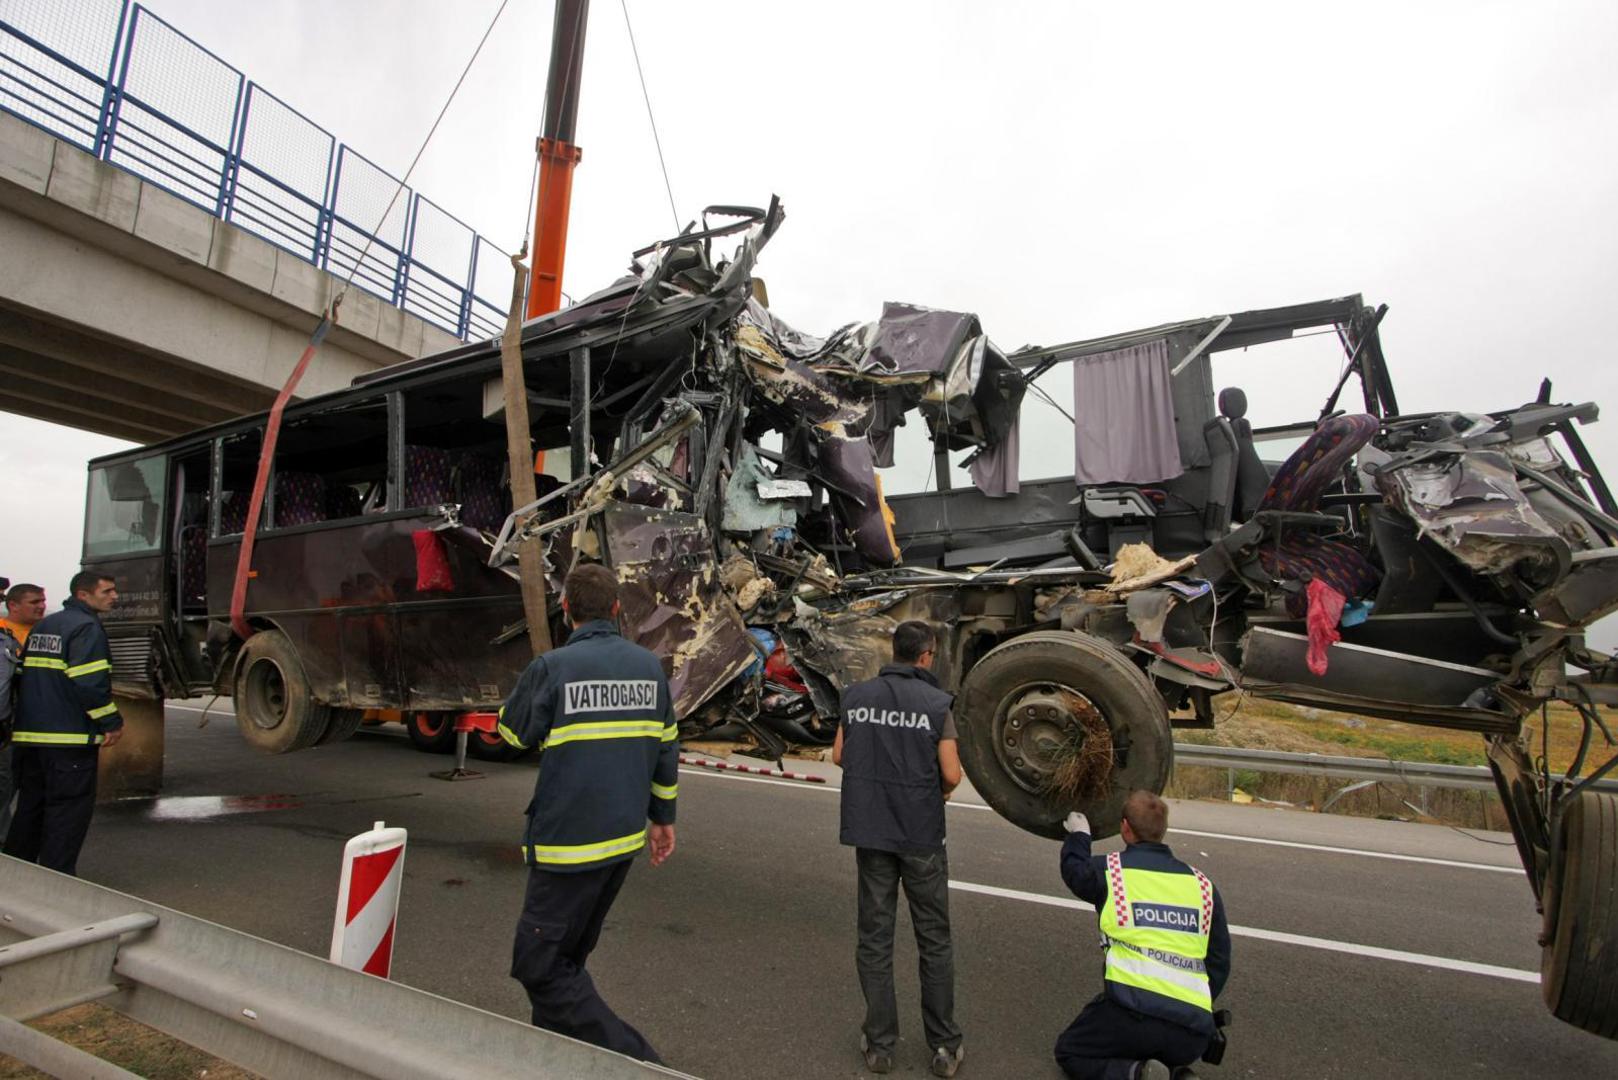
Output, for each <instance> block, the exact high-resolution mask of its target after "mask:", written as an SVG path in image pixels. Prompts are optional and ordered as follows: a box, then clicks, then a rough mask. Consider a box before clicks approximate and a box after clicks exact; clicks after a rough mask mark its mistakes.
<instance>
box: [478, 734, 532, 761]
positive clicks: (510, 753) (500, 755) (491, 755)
mask: <svg viewBox="0 0 1618 1080" xmlns="http://www.w3.org/2000/svg"><path fill="white" fill-rule="evenodd" d="M466 752H467V753H468V754H470V755H471V756H472V757H475V758H477V759H478V760H479V761H516V760H517V759H518V758H521V757H527V756H528V755H529V754H531V753H533V752H534V748H533V747H532V746H524V747H516V746H512V745H511V744H510V743H508V742H506V740H504V739H502V738H501V737H500V736H499V735H496V734H495V733H494V732H492V731H474V732H472V733H470V734H469V735H467V737H466Z"/></svg>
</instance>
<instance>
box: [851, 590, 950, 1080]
mask: <svg viewBox="0 0 1618 1080" xmlns="http://www.w3.org/2000/svg"><path fill="white" fill-rule="evenodd" d="M936 643H937V635H936V633H935V632H934V630H933V628H932V627H931V626H929V625H928V624H926V623H924V622H917V621H910V622H904V623H900V624H899V626H898V628H897V629H896V630H894V632H893V663H891V664H888V665H887V666H885V667H883V668H882V670H881V671H880V672H879V673H878V674H877V677H876V678H874V679H869V680H867V681H865V682H862V683H858V684H856V685H854V686H850V687H849V688H848V689H847V690H845V691H843V700H842V719H841V723H840V724H839V725H838V727H837V740H836V742H835V743H834V744H833V746H832V760H833V761H834V762H836V763H837V764H839V765H841V766H842V767H843V791H842V800H843V803H842V834H841V840H842V842H843V843H845V844H848V845H850V846H852V847H853V848H854V849H855V851H854V861H855V866H856V867H857V868H858V871H859V944H858V946H857V947H856V949H855V951H854V963H855V967H856V968H857V969H858V971H859V977H860V989H861V990H862V991H863V992H864V994H865V1023H864V1025H863V1027H862V1029H861V1035H860V1050H861V1051H862V1052H863V1053H864V1055H865V1066H866V1068H868V1069H870V1070H871V1071H872V1072H877V1073H885V1072H888V1071H890V1070H892V1068H893V1051H894V1044H895V1043H896V1042H897V1041H898V1038H899V1010H898V1006H897V1005H896V1004H895V1002H894V993H893V930H894V922H895V918H896V916H897V907H898V892H899V883H900V882H901V881H902V882H904V890H905V899H906V900H908V901H909V902H910V922H911V924H912V926H913V927H914V929H915V932H916V949H917V951H918V952H919V953H920V954H921V1016H922V1026H923V1027H924V1028H925V1029H926V1032H927V1046H928V1048H929V1049H930V1050H931V1051H932V1054H933V1057H932V1065H931V1068H932V1071H933V1075H935V1076H943V1077H949V1076H954V1075H955V1071H956V1069H958V1068H959V1067H960V1063H961V1057H962V1053H963V1051H962V1048H961V1029H960V1028H959V1027H958V1026H956V1024H955V957H954V952H953V947H952V945H951V943H950V934H949V859H948V857H947V855H946V854H945V851H944V801H945V800H946V799H947V798H949V794H950V792H952V791H954V790H955V786H956V785H957V784H959V783H960V782H961V758H960V754H959V753H958V750H957V744H956V736H955V721H954V719H953V718H952V717H951V716H950V713H949V710H950V705H951V703H952V699H951V697H950V695H949V694H948V693H946V692H945V691H944V690H943V689H942V688H941V687H940V686H939V685H938V680H937V679H935V678H934V677H933V674H932V672H931V671H929V670H928V669H929V668H931V667H932V665H933V650H934V647H935V645H936Z"/></svg>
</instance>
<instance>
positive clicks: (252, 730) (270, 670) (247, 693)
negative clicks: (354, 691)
mask: <svg viewBox="0 0 1618 1080" xmlns="http://www.w3.org/2000/svg"><path fill="white" fill-rule="evenodd" d="M234 697H235V703H236V726H237V728H239V729H240V730H241V733H242V737H243V738H244V739H246V740H247V741H248V742H249V743H251V744H252V746H253V747H254V748H255V749H257V750H262V751H264V752H265V753H267V754H289V753H291V752H292V751H294V750H305V749H307V748H309V747H311V746H313V745H315V743H317V742H319V741H320V737H321V736H322V735H324V734H325V733H326V727H327V724H328V722H329V720H330V716H331V710H330V709H329V708H328V707H327V706H325V705H323V704H321V703H320V702H318V701H316V700H315V699H314V696H313V695H312V693H311V692H310V688H309V677H308V675H306V674H305V673H304V670H303V663H302V662H301V661H300V660H299V659H298V651H297V650H296V649H295V648H293V647H292V642H291V641H290V640H289V639H288V638H287V636H286V635H285V634H283V633H281V631H279V630H260V631H259V632H258V633H256V634H254V635H253V636H252V637H250V638H248V639H247V641H246V643H245V644H243V645H242V652H241V658H240V659H239V660H238V661H237V663H236V685H235V695H234Z"/></svg>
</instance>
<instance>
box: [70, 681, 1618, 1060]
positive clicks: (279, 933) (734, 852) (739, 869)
mask: <svg viewBox="0 0 1618 1080" xmlns="http://www.w3.org/2000/svg"><path fill="white" fill-rule="evenodd" d="M226 709H227V710H228V705H227V706H226ZM199 719H200V713H199V712H198V711H197V710H196V709H195V707H194V706H190V705H176V706H171V707H170V713H169V728H168V755H167V766H166V767H167V788H166V796H165V798H164V799H163V800H159V801H155V802H153V801H131V802H127V803H120V804H114V805H111V806H107V807H103V808H102V809H101V810H100V811H99V812H98V815H97V818H96V821H95V824H94V827H93V828H92V830H91V834H90V839H89V843H88V844H87V846H86V849H85V853H84V856H83V858H82V859H81V860H80V873H81V874H82V875H83V876H84V877H85V878H87V879H89V880H92V881H95V882H98V883H100V884H104V885H107V886H110V887H112V888H115V889H120V890H123V891H126V892H129V893H133V894H135V895H137V896H140V897H144V898H147V899H150V900H152V901H155V902H157V903H160V904H165V905H169V906H172V907H175V908H178V909H180V910H183V911H186V912H189V913H192V914H195V915H198V916H201V917H203V918H207V919H211V920H214V921H217V922H220V923H223V924H226V925H228V926H232V927H235V928H237V929H240V930H244V931H247V932H249V933H253V934H257V935H259V936H261V937H265V938H269V939H271V940H273V941H278V942H281V943H283V944H286V945H290V946H293V947H295V948H299V949H304V950H306V951H309V952H312V953H317V954H320V955H324V954H325V952H326V949H327V945H328V942H329V939H330V934H331V925H332V917H333V910H334V906H335V899H336V890H337V871H338V864H339V858H340V853H341V850H342V845H343V842H344V840H345V839H346V838H347V837H349V836H351V835H353V834H355V833H358V832H362V831H364V830H365V829H367V828H369V827H370V826H371V824H372V823H373V822H374V821H378V820H385V821H386V822H387V823H388V824H389V825H402V826H405V827H407V828H408V829H409V830H410V846H409V853H408V855H407V858H406V871H405V884H404V894H403V901H402V906H401V912H400V916H399V928H398V936H397V951H396V954H395V960H394V977H395V978H397V979H399V980H400V981H402V982H405V983H408V984H410V985H413V986H418V987H421V988H423V989H426V990H430V991H433V992H435V993H439V994H444V995H446V996H449V997H452V998H456V999H459V1000H461V1001H465V1002H469V1003H471V1004H474V1005H477V1006H480V1007H482V1008H486V1009H490V1010H492V1011H495V1012H500V1013H504V1014H507V1015H510V1016H516V1017H526V1015H527V1002H526V999H525V998H524V996H523V994H522V991H521V988H520V987H518V986H517V984H516V983H515V982H513V981H511V980H510V978H509V977H508V976H507V966H508V963H509V958H510V941H511V931H512V927H513V924H514V921H515V918H516V914H517V908H518V905H519V904H520V902H521V896H522V888H523V878H524V874H525V870H524V868H523V866H522V865H521V862H520V856H519V853H518V844H519V843H520V837H521V830H522V819H521V814H522V809H523V807H524V806H525V805H526V803H527V801H528V797H529V793H530V790H531V786H532V783H533V777H534V769H535V767H536V765H535V763H534V762H533V761H528V762H519V763H515V764H510V765H491V764H487V763H478V764H477V767H478V768H481V769H482V770H483V771H484V772H485V773H486V778H485V779H483V780H479V781H472V782H464V783H453V784H451V783H444V782H441V781H438V780H434V779H430V778H429V777H428V775H427V774H428V772H429V771H432V770H435V769H441V768H444V767H445V766H446V764H447V759H445V758H440V757H428V756H426V755H423V754H420V753H418V752H417V751H415V750H414V749H413V748H412V747H411V746H410V745H409V743H408V742H406V741H405V740H404V739H403V738H402V736H390V735H387V734H382V733H362V734H361V735H360V736H358V737H356V738H355V739H353V740H351V741H349V742H347V743H342V744H339V745H336V746H332V747H325V748H321V749H318V750H312V751H306V752H303V753H298V754H292V755H288V756H285V757H264V756H260V755H258V754H257V753H255V752H253V751H251V750H249V749H248V748H247V747H246V746H245V744H244V743H243V742H242V741H241V740H240V738H239V737H238V736H237V735H236V732H235V724H234V720H233V718H232V717H231V716H230V715H229V713H228V711H224V712H222V713H216V714H215V716H214V718H213V720H212V721H211V722H210V723H209V725H208V726H207V727H205V728H199V727H198V726H197V725H198V721H199ZM395 730H397V729H395ZM738 760H746V759H738ZM806 768H812V769H816V770H818V771H820V772H822V773H824V774H826V775H828V776H829V777H830V779H831V783H829V784H826V785H810V784H796V783H789V782H783V781H777V780H757V779H749V778H744V777H737V776H734V775H723V774H717V773H711V772H707V771H704V770H700V769H684V770H682V776H681V778H680V792H681V794H680V803H679V806H680V824H679V847H678V850H677V851H676V853H675V855H674V856H673V858H672V859H671V860H670V861H669V863H668V864H667V865H665V866H663V867H661V868H658V869H655V870H654V869H652V868H651V867H650V866H649V865H648V864H647V863H646V862H645V860H644V859H642V860H640V861H639V863H638V864H637V866H636V867H635V869H634V870H633V871H632V873H631V875H630V878H629V881H628V884H627V885H626V887H625V889H624V892H623V894H622V895H621V896H620V898H619V901H618V903H617V906H616V907H615V908H614V910H613V913H612V917H611V919H610V920H609V921H608V923H607V928H606V932H605V934H604V935H603V939H602V944H601V947H600V949H599V950H598V951H597V953H596V954H595V956H594V957H593V958H592V960H591V965H590V966H591V970H592V972H593V973H594V976H595V978H596V980H597V983H598V985H599V986H600V988H601V989H602V992H603V994H604V996H605V997H606V998H607V1000H608V1001H609V1002H610V1003H611V1004H612V1005H613V1007H614V1008H615V1009H617V1010H618V1011H619V1012H620V1013H621V1014H622V1015H624V1016H625V1017H626V1018H628V1019H630V1020H631V1021H632V1022H633V1023H635V1024H636V1025H637V1026H638V1027H640V1028H641V1030H642V1031H644V1032H645V1033H646V1034H647V1036H648V1037H649V1038H650V1039H651V1040H652V1041H653V1043H654V1044H655V1045H656V1046H657V1047H658V1048H659V1050H660V1052H661V1053H662V1054H663V1055H664V1057H665V1058H666V1059H667V1060H668V1062H669V1064H671V1065H673V1066H675V1067H677V1068H680V1069H683V1070H686V1071H688V1072H691V1073H694V1074H696V1075H699V1076H703V1077H712V1078H724V1077H756V1076H762V1075H779V1076H791V1077H800V1076H803V1077H808V1076H828V1077H830V1076H857V1075H862V1074H863V1069H862V1067H861V1063H860V1060H859V1054H858V1052H857V1042H858V1025H859V1021H860V1018H861V1015H862V1004H861V1001H860V997H859V991H858V986H857V984H856V981H855V977H854V970H853V948H854V945H853V923H854V874H853V857H852V854H851V853H850V852H849V851H848V850H847V849H845V848H842V847H840V846H839V845H838V844H837V796H836V793H835V783H836V777H835V770H832V769H830V767H829V766H825V767H823V766H808V767H806ZM261 795H277V796H285V798H283V799H278V800H266V801H255V800H249V801H248V802H247V803H246V804H245V806H243V805H240V804H231V803H229V802H228V801H227V802H226V803H224V804H220V803H218V802H217V801H215V800H214V798H213V797H221V796H223V797H236V796H261ZM199 797H200V798H199ZM264 806H274V807H278V808H275V809H264V808H262V807H264ZM949 830H950V834H949V835H950V843H949V849H950V859H951V876H952V879H953V881H954V884H955V889H954V891H953V892H952V898H951V899H952V915H953V921H954V933H955V941H956V963H957V1002H958V1006H957V1007H958V1018H959V1020H960V1023H961V1025H962V1027H963V1029H964V1031H965V1033H966V1046H967V1056H966V1063H965V1065H964V1067H963V1071H962V1076H963V1077H965V1076H976V1077H1051V1078H1056V1077H1059V1075H1060V1074H1059V1072H1058V1070H1057V1069H1056V1067H1055V1065H1054V1064H1053V1063H1052V1061H1051V1057H1050V1048H1051V1045H1052V1043H1053V1041H1054V1039H1055V1037H1056V1034H1057V1032H1058V1031H1060V1030H1061V1028H1062V1027H1063V1026H1064V1025H1065V1024H1066V1023H1067V1022H1068V1021H1069V1020H1070V1019H1071V1018H1072V1016H1073V1015H1074V1013H1075V1012H1076V1011H1077V1010H1078V1008H1079V1007H1080V1005H1081V1004H1082V1003H1083V1002H1084V1001H1085V1000H1087V999H1088V998H1089V997H1090V996H1092V995H1093V994H1094V993H1095V992H1096V990H1097V988H1098V987H1099V985H1100V954H1099V950H1098V949H1097V947H1096V931H1095V916H1094V915H1093V914H1092V913H1090V912H1089V911H1087V910H1082V909H1079V908H1077V907H1076V906H1075V905H1076V904H1077V902H1076V901H1072V900H1071V899H1070V898H1067V897H1066V893H1065V890H1064V888H1063V886H1062V883H1061V880H1060V878H1059V876H1058V874H1057V867H1056V861H1057V850H1058V849H1057V845H1055V844H1054V843H1052V842H1050V841H1047V840H1042V839H1039V838H1037V837H1033V836H1030V835H1027V834H1025V833H1023V832H1021V831H1020V830H1018V829H1016V828H1015V827H1013V826H1011V825H1009V824H1007V823H1005V822H1004V821H1002V820H1000V819H999V818H998V817H997V816H996V815H995V814H994V813H993V812H992V811H989V810H987V809H986V808H984V807H982V806H981V805H980V804H975V800H974V798H973V797H972V796H971V795H970V793H968V794H967V795H966V796H964V797H960V798H958V799H957V801H956V802H954V803H952V804H951V809H950V811H949ZM1169 840H1170V842H1171V843H1172V844H1173V845H1174V847H1175V850H1176V852H1177V853H1178V854H1180V855H1181V856H1182V857H1183V858H1186V859H1187V860H1189V861H1192V862H1194V863H1196V864H1197V865H1198V866H1200V867H1201V868H1202V869H1204V870H1205V871H1207V872H1208V874H1209V875H1210V876H1211V877H1212V878H1213V879H1214V880H1215V882H1216V883H1217V884H1218V885H1219V887H1220V890H1221V892H1222V894H1223V895H1224V898H1225V902H1226V905H1227V909H1228V911H1229V917H1230V921H1231V923H1232V924H1233V927H1234V933H1235V934H1236V937H1235V941H1234V973H1233V976H1232V978H1231V980H1230V985H1229V986H1228V988H1227V990H1226V993H1225V995H1224V996H1223V997H1222V998H1221V999H1220V1004H1221V1005H1225V1006H1228V1007H1229V1008H1231V1009H1232V1010H1233V1011H1234V1013H1235V1027H1234V1028H1233V1030H1232V1032H1231V1049H1230V1052H1229V1054H1228V1055H1227V1057H1226V1063H1225V1065H1224V1066H1223V1067H1221V1068H1218V1069H1214V1068H1209V1067H1204V1068H1203V1071H1202V1075H1204V1076H1208V1077H1220V1076H1252V1077H1384V1076H1389V1077H1393V1076H1397V1077H1424V1076H1435V1077H1436V1076H1455V1075H1462V1074H1465V1075H1473V1076H1483V1077H1517V1076H1536V1077H1541V1076H1615V1075H1618V1044H1615V1043H1612V1042H1607V1041H1604V1040H1600V1039H1597V1038H1595V1037H1593V1036H1591V1035H1588V1034H1585V1033H1584V1032H1581V1031H1577V1030H1575V1029H1573V1028H1570V1027H1567V1026H1565V1025H1563V1024H1561V1023H1559V1022H1557V1021H1556V1020H1554V1019H1552V1018H1551V1017H1550V1016H1549V1015H1548V1014H1547V1013H1546V1012H1545V1010H1544V1008H1543V1006H1542V1004H1541V1002H1540V997H1539V988H1538V986H1537V981H1536V973H1537V968H1538V949H1537V947H1536V946H1535V944H1534V936H1535V933H1536V930H1537V917H1536V915H1535V913H1534V908H1533V900H1532V895H1531V893H1530V891H1529V889H1528V886H1527V884H1526V882H1525V881H1524V879H1523V877H1522V875H1521V873H1520V872H1515V871H1514V867H1515V853H1514V851H1513V850H1512V848H1510V847H1509V846H1507V844H1509V838H1508V837H1505V836H1504V835H1501V834H1472V835H1463V834H1461V833H1459V832H1457V831H1455V830H1450V829H1443V828H1437V827H1429V826H1419V825H1410V824H1402V823H1397V822H1380V821H1364V820H1357V819H1348V818H1333V817H1322V816H1318V815H1313V814H1305V813H1294V812H1289V811H1279V810H1262V809H1254V808H1248V807H1232V806H1225V805H1221V804H1206V803H1176V804H1175V806H1174V809H1173V813H1172V818H1171V834H1170V837H1169ZM1104 846H1107V845H1104ZM905 937H906V931H905V928H904V926H903V925H902V926H901V930H900V939H901V940H900V947H899V951H898V955H897V957H896V964H897V968H898V973H899V976H900V978H899V986H900V1008H901V1015H902V1017H903V1022H904V1037H903V1038H902V1040H901V1042H900V1046H899V1053H898V1069H897V1070H896V1074H897V1075H901V1076H905V1075H909V1076H925V1075H927V1071H926V1062H927V1058H928V1052H927V1050H926V1048H925V1047H924V1046H923V1045H922V1042H921V1039H920V1014H919V1006H918V1003H917V998H916V992H915V987H914V982H915V980H914V977H913V975H912V972H914V970H915V950H914V947H913V946H912V945H911V944H910V943H909V942H908V941H906V940H905ZM467 1053H468V1055H469V1056H473V1057H475V1055H476V1053H477V1048H476V1047H475V1046H468V1047H467Z"/></svg>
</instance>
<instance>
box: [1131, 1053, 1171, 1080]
mask: <svg viewBox="0 0 1618 1080" xmlns="http://www.w3.org/2000/svg"><path fill="white" fill-rule="evenodd" d="M1132 1080H1171V1074H1170V1073H1169V1067H1168V1066H1167V1065H1165V1064H1163V1063H1162V1062H1161V1061H1158V1060H1157V1059H1155V1058H1154V1059H1152V1060H1151V1061H1142V1062H1137V1063H1136V1065H1135V1073H1134V1076H1133V1077H1132Z"/></svg>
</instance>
